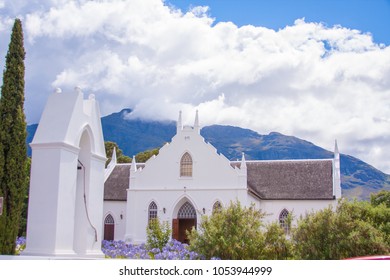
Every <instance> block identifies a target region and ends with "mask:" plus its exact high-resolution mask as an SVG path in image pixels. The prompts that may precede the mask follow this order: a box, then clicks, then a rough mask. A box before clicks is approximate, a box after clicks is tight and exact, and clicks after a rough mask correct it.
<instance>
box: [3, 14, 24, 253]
mask: <svg viewBox="0 0 390 280" xmlns="http://www.w3.org/2000/svg"><path fill="white" fill-rule="evenodd" d="M24 58H25V51H24V46H23V30H22V23H21V21H20V20H19V19H16V20H15V23H14V26H13V29H12V34H11V41H10V44H9V47H8V53H7V56H6V62H5V70H4V72H3V85H2V87H1V99H0V196H3V197H4V208H3V215H2V216H0V254H14V252H15V240H16V236H17V235H18V231H19V227H20V222H21V213H22V210H23V202H24V200H25V194H26V188H27V176H26V175H27V174H26V172H25V171H26V168H27V147H26V136H27V132H26V121H25V115H24V109H23V106H24V71H25V68H24Z"/></svg>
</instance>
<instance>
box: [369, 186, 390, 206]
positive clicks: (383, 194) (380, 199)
mask: <svg viewBox="0 0 390 280" xmlns="http://www.w3.org/2000/svg"><path fill="white" fill-rule="evenodd" d="M370 200H371V204H372V205H373V206H378V205H380V204H382V203H383V204H385V205H386V207H389V208H390V191H385V190H381V191H379V192H377V193H374V194H371V196H370Z"/></svg>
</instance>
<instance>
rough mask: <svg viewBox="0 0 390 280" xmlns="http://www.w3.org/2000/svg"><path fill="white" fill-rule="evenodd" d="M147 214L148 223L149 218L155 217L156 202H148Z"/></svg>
mask: <svg viewBox="0 0 390 280" xmlns="http://www.w3.org/2000/svg"><path fill="white" fill-rule="evenodd" d="M148 212H149V215H148V222H149V223H150V221H151V220H154V219H157V204H156V202H154V201H152V202H151V203H150V204H149V211H148Z"/></svg>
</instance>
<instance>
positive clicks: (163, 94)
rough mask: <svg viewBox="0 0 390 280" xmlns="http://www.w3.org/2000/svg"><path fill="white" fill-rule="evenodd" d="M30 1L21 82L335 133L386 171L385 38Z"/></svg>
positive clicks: (135, 8) (170, 113)
mask: <svg viewBox="0 0 390 280" xmlns="http://www.w3.org/2000/svg"><path fill="white" fill-rule="evenodd" d="M7 3H8V1H7ZM34 3H35V6H34V7H35V8H34V9H31V8H30V9H29V8H28V7H27V6H20V7H19V8H15V10H18V13H22V14H23V18H24V30H25V37H26V39H27V43H26V49H27V63H31V65H28V66H27V71H30V74H29V75H30V76H31V77H34V78H35V79H34V82H33V81H30V82H29V81H27V86H28V85H29V84H31V85H36V84H37V81H36V78H37V76H36V75H38V74H36V73H39V75H40V76H41V77H43V78H42V79H41V80H40V81H39V82H40V83H41V84H42V83H44V85H42V86H41V90H42V89H45V90H47V94H50V91H49V90H48V88H49V87H63V88H65V89H72V88H73V87H74V86H75V85H80V86H81V87H82V88H83V89H84V91H86V92H94V93H95V94H96V96H97V99H98V100H100V101H101V107H102V111H103V113H105V114H108V113H111V112H112V111H113V110H120V109H122V108H125V107H131V108H134V112H133V114H132V115H131V116H130V117H143V118H148V119H153V118H155V119H173V120H175V119H176V117H177V112H178V111H179V110H183V114H184V116H187V114H188V119H189V120H190V122H192V119H193V114H194V112H195V109H199V112H200V119H201V122H202V124H203V125H208V124H213V123H221V124H231V125H240V126H243V127H247V128H251V129H254V130H256V131H258V132H260V133H268V132H270V131H279V132H281V133H284V134H289V135H295V136H298V137H301V138H303V139H306V140H309V141H311V142H314V143H315V144H318V145H320V146H322V147H325V148H327V149H332V148H333V141H334V139H335V138H337V139H338V140H339V147H340V150H341V151H342V152H344V153H349V154H351V155H354V156H356V157H359V158H361V159H363V160H366V161H368V162H370V163H371V164H373V165H374V166H376V167H379V168H381V169H382V170H384V171H387V172H390V166H389V165H388V164H387V162H388V158H389V151H390V143H389V141H383V139H388V138H389V134H390V132H389V125H390V124H389V121H383V120H389V119H390V110H389V106H390V104H389V101H388V100H389V96H390V82H389V79H388V77H389V76H390V47H388V46H383V45H377V44H375V43H374V42H373V40H372V37H371V35H370V34H364V33H361V32H360V31H358V30H351V29H348V28H345V27H342V26H332V27H327V26H325V25H324V24H321V23H312V22H305V20H304V19H297V20H296V21H295V23H294V25H292V26H286V27H285V28H283V29H281V30H278V31H275V30H272V29H267V28H264V27H256V26H251V25H248V26H242V27H238V26H236V25H235V24H234V23H232V22H219V23H216V24H214V19H213V18H211V17H210V16H209V15H208V9H207V7H194V8H193V9H192V10H190V11H188V12H182V11H180V10H176V9H174V8H172V7H169V6H167V5H164V3H163V2H162V1H160V0H148V1H145V0H132V1H119V0H111V1H109V0H105V1H43V2H42V3H41V4H40V6H39V8H37V7H38V6H37V5H38V4H37V3H38V2H34ZM0 19H1V22H2V23H3V24H4V22H5V20H6V17H1V18H0ZM1 26H2V25H1V24H0V28H1ZM49 58H50V62H47V60H48V59H49ZM29 59H30V60H29ZM44 61H46V63H45V62H44ZM32 62H34V63H32ZM47 64H52V67H47V66H48V65H47ZM31 91H34V89H31ZM38 99H39V101H40V102H42V103H43V102H44V100H45V98H44V97H40V98H38ZM27 100H29V98H28V97H27ZM30 102H34V101H33V98H31V99H30ZM36 102H37V101H36ZM29 106H31V107H34V108H41V107H42V106H43V105H40V106H32V105H29ZM30 110H31V111H33V109H30ZM386 137H387V138H386Z"/></svg>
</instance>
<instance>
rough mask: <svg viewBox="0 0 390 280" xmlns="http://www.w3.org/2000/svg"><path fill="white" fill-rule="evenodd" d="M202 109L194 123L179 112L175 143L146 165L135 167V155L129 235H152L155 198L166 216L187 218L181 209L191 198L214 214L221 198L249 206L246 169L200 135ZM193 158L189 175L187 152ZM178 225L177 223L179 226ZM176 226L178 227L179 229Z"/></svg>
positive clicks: (140, 238) (138, 238)
mask: <svg viewBox="0 0 390 280" xmlns="http://www.w3.org/2000/svg"><path fill="white" fill-rule="evenodd" d="M199 132H200V128H199V123H198V114H196V117H195V123H194V126H193V127H190V126H182V125H181V116H180V117H179V121H178V126H177V134H176V135H175V136H174V137H173V138H172V142H171V143H169V144H166V145H165V146H163V147H162V148H161V149H160V152H159V154H158V156H156V157H152V158H151V159H149V160H148V161H147V162H146V164H145V167H144V168H139V169H135V168H134V166H135V165H134V160H133V165H132V169H131V175H130V184H129V189H128V191H127V208H126V212H127V224H126V236H125V239H126V240H127V241H129V242H132V243H141V242H144V241H145V240H146V231H145V229H146V226H147V223H148V215H149V206H150V204H151V203H152V202H154V203H155V204H156V206H157V216H158V217H159V218H160V221H167V222H168V223H169V224H173V223H174V222H175V221H178V223H179V227H180V223H181V219H180V217H178V216H180V213H179V210H180V208H181V206H183V204H184V203H186V202H189V203H190V205H191V206H193V208H194V210H195V212H196V223H199V222H200V220H201V219H200V217H201V215H205V214H207V215H209V214H210V213H211V212H212V208H213V205H214V204H215V203H216V202H217V201H218V202H219V203H220V204H221V205H227V204H228V203H230V201H231V200H234V199H235V198H237V199H238V200H240V201H241V202H242V203H243V204H244V205H247V204H248V203H250V201H249V200H248V195H247V185H246V173H245V172H243V170H240V169H238V168H234V167H232V166H231V164H230V161H229V160H228V159H227V158H225V157H224V156H223V155H221V154H218V153H217V150H216V149H215V148H214V147H213V146H212V145H211V144H209V143H206V142H205V141H204V139H203V137H202V136H201V135H200V133H199ZM184 155H186V156H187V157H188V155H189V157H190V159H191V160H192V164H191V167H190V168H191V173H192V174H191V175H190V176H183V174H181V167H182V168H183V162H182V159H183V156H184ZM174 227H175V226H174ZM174 230H175V229H174Z"/></svg>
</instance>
